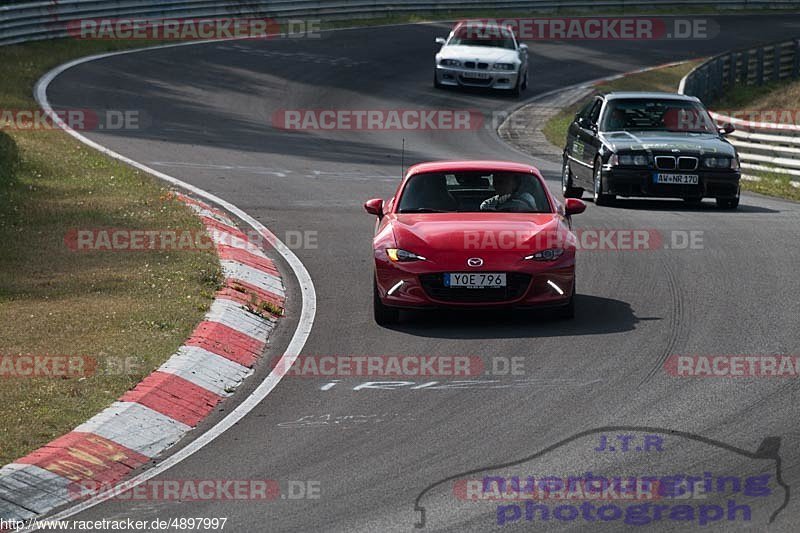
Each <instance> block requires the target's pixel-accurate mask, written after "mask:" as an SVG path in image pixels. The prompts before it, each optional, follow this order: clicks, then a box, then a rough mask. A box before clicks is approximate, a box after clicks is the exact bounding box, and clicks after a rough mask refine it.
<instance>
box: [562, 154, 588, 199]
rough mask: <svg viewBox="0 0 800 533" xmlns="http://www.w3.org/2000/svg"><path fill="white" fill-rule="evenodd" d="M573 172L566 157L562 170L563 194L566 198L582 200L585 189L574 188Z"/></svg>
mask: <svg viewBox="0 0 800 533" xmlns="http://www.w3.org/2000/svg"><path fill="white" fill-rule="evenodd" d="M573 178H574V176H573V175H572V170H571V169H570V168H569V160H568V159H567V158H566V157H565V158H564V164H563V165H562V168H561V192H562V194H563V195H564V198H580V197H582V196H583V189H582V188H580V187H574V186H573V184H572V183H573V181H572V180H573Z"/></svg>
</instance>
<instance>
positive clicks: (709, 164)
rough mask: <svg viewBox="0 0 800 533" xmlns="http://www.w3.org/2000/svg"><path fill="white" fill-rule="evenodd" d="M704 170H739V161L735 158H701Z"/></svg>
mask: <svg viewBox="0 0 800 533" xmlns="http://www.w3.org/2000/svg"><path fill="white" fill-rule="evenodd" d="M703 166H704V167H705V168H729V169H732V170H739V160H738V159H736V158H735V157H705V158H703Z"/></svg>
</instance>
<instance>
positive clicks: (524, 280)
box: [419, 272, 531, 303]
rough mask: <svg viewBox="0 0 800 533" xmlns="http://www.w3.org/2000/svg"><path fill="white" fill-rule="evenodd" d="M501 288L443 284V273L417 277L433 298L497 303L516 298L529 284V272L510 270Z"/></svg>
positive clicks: (463, 301) (447, 300)
mask: <svg viewBox="0 0 800 533" xmlns="http://www.w3.org/2000/svg"><path fill="white" fill-rule="evenodd" d="M506 279H507V285H506V287H504V288H502V289H462V288H451V287H445V286H444V274H423V275H421V276H420V277H419V281H420V283H421V284H422V288H423V289H424V290H425V293H426V294H427V295H428V296H429V297H430V298H433V299H434V300H439V301H442V302H454V303H497V302H510V301H513V300H517V299H519V298H521V297H522V295H523V294H525V291H527V290H528V286H529V285H530V284H531V276H530V274H520V273H517V272H511V273H509V274H508V275H507V278H506Z"/></svg>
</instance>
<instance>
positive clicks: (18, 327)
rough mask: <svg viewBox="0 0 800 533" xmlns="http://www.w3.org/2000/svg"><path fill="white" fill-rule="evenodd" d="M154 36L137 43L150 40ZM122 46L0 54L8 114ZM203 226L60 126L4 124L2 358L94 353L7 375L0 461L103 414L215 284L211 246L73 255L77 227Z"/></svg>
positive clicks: (63, 44) (185, 331)
mask: <svg viewBox="0 0 800 533" xmlns="http://www.w3.org/2000/svg"><path fill="white" fill-rule="evenodd" d="M143 44H150V43H141V42H140V43H136V45H143ZM131 46H132V43H125V42H116V43H115V42H87V41H85V42H78V41H67V40H64V41H54V42H46V43H45V42H43V43H31V44H26V45H19V46H9V47H2V48H0V63H2V64H3V65H6V67H7V70H8V73H7V75H6V76H3V77H2V78H0V109H4V110H22V109H24V110H31V109H35V108H36V107H37V106H36V103H35V101H34V100H33V98H32V96H31V94H32V88H33V85H34V83H35V81H36V80H37V79H38V78H39V77H40V76H41V75H42V74H44V73H45V72H46V71H47V70H49V69H50V68H53V67H55V66H56V65H59V64H61V63H64V62H66V61H68V60H70V59H73V58H76V57H81V56H85V55H89V54H92V53H97V52H101V51H107V50H114V49H118V48H130V47H131ZM98 227H106V228H108V227H113V228H130V229H168V228H172V229H190V230H201V229H202V226H201V224H200V222H199V220H198V219H197V218H196V217H195V216H194V215H193V214H192V212H191V211H190V210H189V209H188V208H186V207H185V206H183V205H182V204H179V203H178V202H177V201H175V200H173V199H172V198H171V196H170V195H169V194H167V190H166V188H165V186H164V185H163V184H162V183H161V182H159V181H157V180H155V179H154V178H152V177H150V176H148V175H145V174H143V173H141V172H139V171H137V170H134V169H132V168H130V167H128V166H126V165H123V164H121V163H118V162H116V161H114V160H111V159H109V158H106V157H104V156H102V155H100V154H99V153H97V152H95V151H94V150H92V149H90V148H87V147H85V146H84V145H83V144H81V143H79V142H78V141H76V140H74V139H73V138H72V137H70V136H68V135H67V134H65V133H64V132H61V131H22V130H13V129H4V130H2V131H0V242H2V244H3V246H2V250H1V251H0V361H5V363H6V365H7V364H8V361H10V360H11V359H10V357H9V356H17V355H20V354H30V355H44V354H50V355H64V356H86V357H91V358H93V359H94V360H96V361H97V364H98V371H97V372H96V373H94V374H91V375H86V376H80V377H77V376H76V377H69V378H41V377H37V378H20V377H15V376H14V371H13V369H11V368H9V367H8V366H5V367H2V370H4V371H5V374H6V375H5V377H3V375H2V374H3V372H0V381H1V382H2V386H0V403H2V405H3V409H2V410H0V434H2V435H3V438H2V441H1V442H0V465H2V464H6V463H8V462H11V461H13V460H14V459H17V458H19V457H21V456H23V455H25V454H27V453H28V452H30V451H32V450H34V449H36V448H37V447H39V446H41V445H43V444H45V443H47V442H48V441H50V440H52V439H53V438H56V437H58V436H60V435H62V434H64V433H66V432H68V431H70V430H71V429H72V428H73V427H75V426H76V425H78V424H80V423H82V422H83V421H85V420H87V419H88V418H90V417H91V416H92V415H94V414H95V413H97V412H99V411H100V410H102V409H103V408H105V407H106V406H108V405H109V404H110V403H111V402H113V401H114V400H115V399H116V398H118V397H119V396H120V395H121V394H122V393H124V392H125V391H126V390H128V389H129V388H130V387H132V386H133V385H135V384H136V383H138V382H139V381H140V380H141V379H142V378H143V377H144V376H146V375H147V374H149V373H150V372H151V371H152V370H154V369H155V368H156V367H158V366H159V365H160V364H161V363H162V362H163V361H165V360H166V359H167V358H168V357H169V356H170V355H171V354H172V353H174V351H175V350H176V349H177V348H178V346H180V345H181V344H182V342H183V341H184V340H185V339H186V338H187V337H188V336H189V334H190V333H191V332H192V330H193V328H194V327H195V325H196V324H197V323H198V322H199V321H200V320H201V319H202V316H203V314H204V313H205V311H206V310H207V309H208V306H209V304H210V302H211V298H212V296H213V293H214V291H215V290H216V288H217V287H218V285H219V283H220V273H219V263H218V261H217V259H216V257H215V255H214V254H213V252H211V251H206V252H194V251H182V252H108V251H106V252H102V251H99V252H90V253H86V252H82V253H76V252H71V251H70V250H69V249H68V247H67V246H66V244H65V242H64V238H65V234H66V232H67V231H68V230H69V229H72V228H80V229H91V228H98Z"/></svg>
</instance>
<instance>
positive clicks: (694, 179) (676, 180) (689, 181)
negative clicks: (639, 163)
mask: <svg viewBox="0 0 800 533" xmlns="http://www.w3.org/2000/svg"><path fill="white" fill-rule="evenodd" d="M654 177H655V180H654V181H655V182H656V183H665V184H669V185H697V184H698V183H700V176H698V175H697V174H660V173H659V174H656V175H655V176H654Z"/></svg>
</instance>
